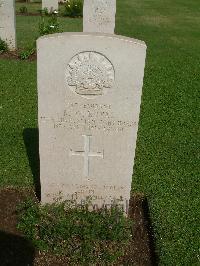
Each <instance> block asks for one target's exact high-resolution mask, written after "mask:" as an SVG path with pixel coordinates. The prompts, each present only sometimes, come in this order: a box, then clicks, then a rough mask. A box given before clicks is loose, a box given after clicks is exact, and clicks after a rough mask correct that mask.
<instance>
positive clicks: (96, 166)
mask: <svg viewBox="0 0 200 266" xmlns="http://www.w3.org/2000/svg"><path fill="white" fill-rule="evenodd" d="M37 49H38V97H39V113H38V117H39V137H40V141H39V143H40V171H41V172H40V179H41V190H42V202H43V203H46V202H52V201H53V200H55V199H57V198H59V197H60V198H61V199H63V200H66V199H69V200H71V199H73V200H76V201H77V203H81V202H83V201H84V200H86V198H87V197H90V199H91V200H92V206H93V208H94V209H96V208H101V207H103V206H110V205H111V204H112V203H113V202H114V201H118V200H119V201H120V202H121V203H120V204H121V206H122V207H123V209H124V211H126V212H127V210H128V203H129V198H130V191H131V182H132V174H133V163H134V154H135V147H136V138H137V129H138V121H139V113H140V103H141V95H142V83H143V75H144V65H145V54H146V46H145V44H144V43H143V42H141V41H138V40H135V39H130V38H125V37H122V36H115V35H108V34H106V35H105V34H91V33H90V34H89V33H87V34H86V33H85V34H84V33H62V34H54V35H49V36H44V37H41V38H40V39H39V40H38V41H37ZM119 51H120V53H119Z"/></svg>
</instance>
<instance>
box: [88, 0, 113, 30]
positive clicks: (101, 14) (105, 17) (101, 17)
mask: <svg viewBox="0 0 200 266" xmlns="http://www.w3.org/2000/svg"><path fill="white" fill-rule="evenodd" d="M108 8H109V3H108V1H105V0H104V1H99V2H98V7H95V10H94V13H93V14H94V15H93V16H94V17H93V18H91V19H90V22H91V23H92V22H94V21H95V23H97V24H98V25H99V26H101V25H103V24H108V23H110V16H109V14H108V12H107V10H108Z"/></svg>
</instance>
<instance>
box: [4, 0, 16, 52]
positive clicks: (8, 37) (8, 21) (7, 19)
mask: <svg viewBox="0 0 200 266" xmlns="http://www.w3.org/2000/svg"><path fill="white" fill-rule="evenodd" d="M0 38H1V39H2V40H4V41H6V43H7V44H8V48H9V50H15V49H16V25H15V1H14V0H0Z"/></svg>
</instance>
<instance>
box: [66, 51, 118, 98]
mask: <svg viewBox="0 0 200 266" xmlns="http://www.w3.org/2000/svg"><path fill="white" fill-rule="evenodd" d="M66 75H67V84H68V85H69V87H70V89H71V90H72V91H73V92H74V93H76V94H78V95H80V96H83V97H86V98H88V99H90V98H94V97H96V96H99V95H103V94H105V93H107V90H108V89H109V88H112V86H113V83H114V75H115V74H114V67H113V65H112V64H111V62H110V61H109V60H108V59H107V58H106V57H105V56H104V55H102V54H100V53H97V52H82V53H79V54H78V55H75V56H74V57H73V58H72V59H71V61H70V62H69V64H68V66H67V73H66Z"/></svg>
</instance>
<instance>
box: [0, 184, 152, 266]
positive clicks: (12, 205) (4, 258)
mask: <svg viewBox="0 0 200 266" xmlns="http://www.w3.org/2000/svg"><path fill="white" fill-rule="evenodd" d="M27 197H29V198H30V197H35V193H34V192H33V191H30V190H25V189H13V188H5V189H0V265H1V266H27V265H30V266H31V265H32V266H66V265H68V263H67V261H66V258H64V257H57V256H55V255H52V254H46V253H42V254H41V253H39V252H38V251H37V250H36V249H35V248H34V246H33V244H32V243H31V242H30V241H29V240H27V239H26V238H24V236H23V235H22V234H21V233H20V232H19V231H18V230H17V228H16V225H17V215H16V206H17V205H18V204H19V203H20V202H22V201H24V200H25V199H26V198H27ZM130 206H131V207H130V217H131V218H132V219H133V220H134V225H133V241H132V245H131V246H130V248H129V249H128V251H127V254H126V256H124V257H123V258H122V259H121V260H120V262H119V263H117V264H115V265H136V266H150V265H156V260H155V254H154V246H153V242H152V234H151V228H150V224H149V219H148V215H147V214H148V212H147V207H148V206H147V202H146V199H145V198H144V196H143V195H140V194H135V195H133V196H132V198H131V202H130Z"/></svg>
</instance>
